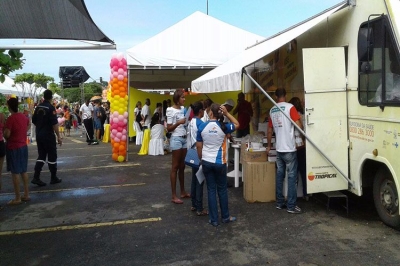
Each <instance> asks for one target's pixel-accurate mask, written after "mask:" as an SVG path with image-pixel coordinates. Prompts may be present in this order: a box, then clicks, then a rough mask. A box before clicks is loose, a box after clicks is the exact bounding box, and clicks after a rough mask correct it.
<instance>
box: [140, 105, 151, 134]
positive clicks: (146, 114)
mask: <svg viewBox="0 0 400 266" xmlns="http://www.w3.org/2000/svg"><path fill="white" fill-rule="evenodd" d="M150 104H151V102H150V99H149V98H147V99H146V101H145V104H144V106H143V108H142V111H141V115H142V123H143V129H150V123H151V111H150Z"/></svg>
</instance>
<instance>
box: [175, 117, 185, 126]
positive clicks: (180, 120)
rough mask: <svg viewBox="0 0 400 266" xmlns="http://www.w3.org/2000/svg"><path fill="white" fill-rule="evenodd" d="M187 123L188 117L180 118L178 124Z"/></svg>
mask: <svg viewBox="0 0 400 266" xmlns="http://www.w3.org/2000/svg"><path fill="white" fill-rule="evenodd" d="M185 123H186V118H182V119H179V120H178V122H177V124H180V125H183V124H185Z"/></svg>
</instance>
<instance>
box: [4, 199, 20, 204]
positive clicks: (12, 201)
mask: <svg viewBox="0 0 400 266" xmlns="http://www.w3.org/2000/svg"><path fill="white" fill-rule="evenodd" d="M21 203H22V201H15V200H10V201H9V202H8V203H7V205H19V204H21Z"/></svg>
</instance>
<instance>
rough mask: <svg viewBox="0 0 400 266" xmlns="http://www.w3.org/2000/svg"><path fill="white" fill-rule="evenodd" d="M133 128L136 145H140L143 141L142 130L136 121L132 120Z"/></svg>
mask: <svg viewBox="0 0 400 266" xmlns="http://www.w3.org/2000/svg"><path fill="white" fill-rule="evenodd" d="M133 129H134V130H135V132H136V145H142V142H143V131H142V129H140V125H139V123H138V122H136V121H135V122H133Z"/></svg>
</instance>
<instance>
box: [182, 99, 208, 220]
mask: <svg viewBox="0 0 400 266" xmlns="http://www.w3.org/2000/svg"><path fill="white" fill-rule="evenodd" d="M192 110H193V114H194V117H193V118H192V120H190V123H189V125H188V132H189V133H188V141H187V148H188V149H193V148H195V147H196V139H197V131H198V128H199V127H200V125H201V124H203V123H204V122H203V121H201V118H202V117H203V114H204V108H203V103H202V102H200V101H197V102H195V103H193V104H192ZM198 170H199V167H192V186H191V191H190V195H191V197H192V207H191V210H192V211H196V214H197V216H204V215H208V211H207V210H205V209H204V208H203V187H204V182H202V183H201V184H200V183H199V180H198V179H197V176H196V173H197V171H198Z"/></svg>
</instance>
